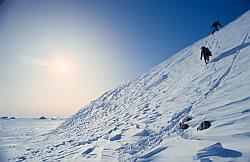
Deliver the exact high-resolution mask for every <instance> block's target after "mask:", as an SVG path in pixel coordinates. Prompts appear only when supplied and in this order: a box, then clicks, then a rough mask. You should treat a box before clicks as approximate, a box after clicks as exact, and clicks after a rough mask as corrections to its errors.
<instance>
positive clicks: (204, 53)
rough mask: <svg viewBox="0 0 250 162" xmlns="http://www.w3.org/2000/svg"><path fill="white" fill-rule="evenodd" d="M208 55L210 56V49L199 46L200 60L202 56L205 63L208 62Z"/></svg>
mask: <svg viewBox="0 0 250 162" xmlns="http://www.w3.org/2000/svg"><path fill="white" fill-rule="evenodd" d="M209 56H212V53H211V51H210V50H209V49H208V48H207V47H205V46H202V47H201V60H202V57H204V60H205V63H206V65H207V64H208V62H209Z"/></svg>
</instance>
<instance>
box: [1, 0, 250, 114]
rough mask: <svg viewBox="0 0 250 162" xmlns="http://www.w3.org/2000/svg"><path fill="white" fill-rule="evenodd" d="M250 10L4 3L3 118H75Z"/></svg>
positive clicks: (234, 4)
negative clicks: (216, 26) (216, 24)
mask: <svg viewBox="0 0 250 162" xmlns="http://www.w3.org/2000/svg"><path fill="white" fill-rule="evenodd" d="M179 3H183V5H181V6H180V5H179ZM249 3H250V2H248V1H247V0H240V1H237V0H229V1H226V0H222V1H219V2H217V1H208V0H206V1H202V2H196V1H188V2H183V1H174V2H170V1H150V0H148V1H147V0H146V1H143V2H142V1H130V0H129V1H113V0H107V1H95V0H94V1H88V0H86V1H78V0H73V1H64V0H63V1H49V0H38V1H32V0H24V1H15V0H14V1H11V0H6V1H3V2H0V5H1V7H0V35H1V37H0V69H1V70H0V77H1V79H0V91H1V93H0V110H1V111H0V116H16V117H39V116H47V117H69V116H71V115H73V114H74V113H75V112H77V111H78V110H79V109H80V108H82V107H83V106H84V105H87V104H88V103H89V102H91V101H92V100H94V99H97V98H98V97H99V96H101V95H102V94H103V93H105V92H106V91H108V90H110V89H113V88H115V87H117V86H118V85H119V84H122V83H125V82H127V81H129V80H131V79H133V78H135V77H137V76H139V75H141V74H143V73H145V72H147V71H148V70H149V69H150V68H152V67H154V66H156V65H157V64H159V63H161V62H162V61H164V60H166V59H167V58H169V57H171V56H172V55H173V54H175V52H177V51H179V50H181V49H183V48H184V47H186V46H187V45H190V44H192V43H194V42H195V41H197V40H199V39H201V38H202V37H205V36H207V35H209V34H210V32H211V23H212V22H213V21H216V20H220V22H221V23H222V24H223V25H226V24H228V23H229V22H231V21H233V20H234V19H235V18H237V17H238V16H240V15H241V14H243V13H244V12H245V11H246V10H247V9H249Z"/></svg>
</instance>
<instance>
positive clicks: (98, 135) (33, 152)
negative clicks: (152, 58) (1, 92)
mask: <svg viewBox="0 0 250 162" xmlns="http://www.w3.org/2000/svg"><path fill="white" fill-rule="evenodd" d="M249 34H250V11H247V12H246V13H245V14H243V15H242V16H241V17H239V18H238V19H236V20H235V21H233V22H232V23H230V24H229V25H227V26H226V27H224V28H222V29H221V30H220V31H219V32H216V33H215V34H214V35H209V36H208V37H206V38H203V39H201V40H199V41H197V42H195V43H194V44H192V45H190V46H188V47H186V48H185V49H183V50H181V51H180V52H178V53H177V54H175V55H174V56H172V57H171V58H169V59H168V60H166V61H165V62H163V63H161V64H159V65H158V66H156V67H155V68H153V69H152V70H150V71H149V72H148V73H145V74H144V75H142V76H140V77H138V78H136V79H134V80H132V81H130V82H127V83H126V84H123V85H121V86H119V87H117V88H115V89H113V90H111V91H108V92H106V93H105V94H103V95H102V96H101V97H100V98H98V99H97V100H95V101H93V102H91V103H90V104H89V105H87V106H85V107H83V108H82V109H81V110H80V111H79V112H77V113H76V114H75V115H73V116H72V117H71V118H69V119H68V120H67V121H66V122H64V123H63V124H62V125H61V126H59V127H58V128H56V129H54V130H52V131H51V132H50V133H48V134H47V135H44V136H41V137H36V139H33V140H30V141H29V144H28V145H29V146H27V147H29V148H30V150H26V151H24V153H23V155H20V156H19V157H14V158H12V160H17V159H20V157H21V158H22V157H23V158H25V159H26V160H34V159H38V160H40V161H88V162H89V161H107V162H110V161H164V162H166V161H201V162H205V161H219V162H222V161H250V127H249V123H250V68H249V67H250V38H249ZM203 45H204V46H207V47H208V48H209V49H210V50H211V51H212V54H213V56H212V57H211V59H210V60H211V61H210V63H209V64H208V65H205V63H204V61H203V60H202V61H201V60H200V48H201V46H203ZM187 115H189V116H191V117H192V120H190V121H188V122H187V124H188V125H189V126H190V127H189V128H188V129H187V130H181V129H180V128H179V122H180V121H181V119H182V118H184V117H185V116H187ZM204 120H207V121H211V122H212V124H211V127H210V128H208V129H206V130H203V131H197V130H196V128H197V127H198V125H199V123H200V122H201V121H204ZM20 161H22V159H20Z"/></svg>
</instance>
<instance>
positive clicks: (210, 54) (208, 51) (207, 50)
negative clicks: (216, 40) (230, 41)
mask: <svg viewBox="0 0 250 162" xmlns="http://www.w3.org/2000/svg"><path fill="white" fill-rule="evenodd" d="M206 55H207V56H212V52H211V51H210V50H209V49H208V48H206Z"/></svg>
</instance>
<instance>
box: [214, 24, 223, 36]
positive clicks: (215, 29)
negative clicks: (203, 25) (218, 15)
mask: <svg viewBox="0 0 250 162" xmlns="http://www.w3.org/2000/svg"><path fill="white" fill-rule="evenodd" d="M219 26H220V27H223V26H222V25H221V24H220V23H219V21H216V22H214V23H213V24H212V27H211V28H212V34H214V32H215V31H219V29H218V27H219Z"/></svg>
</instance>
